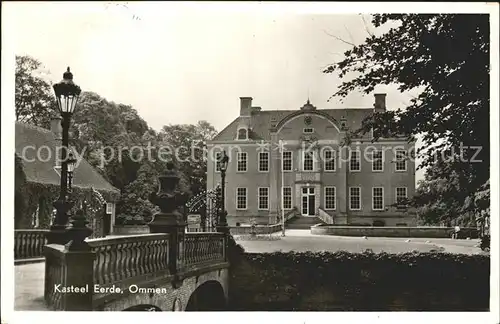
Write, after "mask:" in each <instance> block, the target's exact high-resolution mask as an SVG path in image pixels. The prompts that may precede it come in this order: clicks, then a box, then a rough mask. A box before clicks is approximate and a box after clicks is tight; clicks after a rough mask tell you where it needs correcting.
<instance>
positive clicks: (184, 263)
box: [14, 165, 229, 311]
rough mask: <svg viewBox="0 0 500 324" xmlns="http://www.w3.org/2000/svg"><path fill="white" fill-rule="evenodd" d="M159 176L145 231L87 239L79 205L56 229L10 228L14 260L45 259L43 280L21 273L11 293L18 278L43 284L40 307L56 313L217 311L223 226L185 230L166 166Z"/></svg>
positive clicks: (223, 269) (223, 273) (224, 290)
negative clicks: (152, 211) (147, 231)
mask: <svg viewBox="0 0 500 324" xmlns="http://www.w3.org/2000/svg"><path fill="white" fill-rule="evenodd" d="M159 180H160V190H159V191H158V193H157V194H155V195H152V197H151V200H152V201H153V202H154V203H155V204H157V205H158V206H159V207H160V209H161V212H159V213H157V214H156V215H155V216H154V218H153V220H152V222H151V223H149V224H148V225H149V228H150V232H151V233H150V234H143V235H130V236H121V237H106V238H99V239H88V238H87V237H88V236H90V234H91V233H92V231H91V230H90V229H89V228H87V227H86V224H87V221H86V220H85V217H84V215H83V211H81V210H80V211H78V212H77V213H76V214H75V215H73V217H72V220H71V222H70V225H68V226H67V227H66V228H65V230H62V231H61V230H60V231H59V232H57V231H55V230H54V231H48V230H45V231H44V230H16V232H15V245H14V249H15V251H14V253H15V257H16V259H17V260H18V261H19V260H20V259H36V258H38V260H41V261H45V276H44V277H43V279H41V278H42V276H41V274H42V273H40V272H43V271H39V273H36V272H34V273H33V274H32V276H34V277H35V278H29V277H28V276H22V280H19V282H17V281H16V283H15V286H16V290H17V289H18V288H20V287H21V285H22V284H23V282H32V284H33V285H35V287H34V288H41V286H43V301H44V306H43V307H44V308H45V309H47V310H57V311H85V310H104V311H123V310H148V311H184V310H186V311H189V310H202V311H207V310H224V309H225V307H226V304H227V296H228V281H229V275H228V268H229V262H228V258H227V245H228V239H229V230H228V228H227V224H218V225H219V226H218V232H205V233H203V232H197V233H186V225H187V224H186V219H185V215H183V214H182V213H181V212H180V211H179V209H180V207H179V206H180V205H182V204H183V203H185V199H184V197H183V195H182V193H180V192H179V191H177V190H176V186H177V184H178V181H179V177H178V176H177V174H176V172H175V171H174V170H173V167H172V166H171V165H170V167H169V170H167V172H165V174H163V175H162V176H160V177H159ZM43 256H44V257H45V258H44V259H43V258H42V257H43ZM16 268H17V267H16ZM16 271H17V270H16ZM21 275H22V274H21ZM37 283H38V284H37ZM34 297H35V299H37V298H38V297H39V299H42V298H41V297H42V296H34ZM16 301H17V297H16ZM16 309H19V307H16ZM19 310H22V309H19Z"/></svg>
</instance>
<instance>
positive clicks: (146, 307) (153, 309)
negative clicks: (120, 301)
mask: <svg viewBox="0 0 500 324" xmlns="http://www.w3.org/2000/svg"><path fill="white" fill-rule="evenodd" d="M123 311H124V312H127V311H129V312H161V311H162V310H161V308H159V307H157V306H154V305H147V304H141V305H135V306H132V307H129V308H127V309H124V310H123Z"/></svg>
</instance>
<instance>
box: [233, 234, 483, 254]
mask: <svg viewBox="0 0 500 324" xmlns="http://www.w3.org/2000/svg"><path fill="white" fill-rule="evenodd" d="M272 235H273V236H280V235H281V232H278V233H274V234H272ZM236 239H237V242H238V243H239V244H240V245H242V246H243V247H244V248H245V251H247V252H253V253H259V252H276V251H283V252H287V251H297V252H305V251H331V252H335V251H348V252H363V251H365V250H366V249H371V250H372V251H373V252H374V253H380V252H387V253H402V252H411V251H413V250H418V251H420V252H428V251H430V250H432V249H438V248H443V249H444V250H445V252H450V253H465V254H475V253H481V249H479V248H477V247H475V245H477V244H478V240H452V239H425V238H409V239H408V238H395V237H368V238H366V239H365V238H362V237H352V236H332V235H313V234H311V232H310V230H287V231H286V236H285V237H281V239H280V240H272V241H271V240H269V241H263V240H261V241H248V240H239V239H238V238H236ZM408 240H409V241H408Z"/></svg>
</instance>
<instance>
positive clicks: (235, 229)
mask: <svg viewBox="0 0 500 324" xmlns="http://www.w3.org/2000/svg"><path fill="white" fill-rule="evenodd" d="M251 231H252V227H251V226H231V227H230V232H231V234H233V235H241V234H250V232H251ZM279 231H281V224H275V225H271V226H264V225H257V226H255V233H256V234H270V233H275V232H279Z"/></svg>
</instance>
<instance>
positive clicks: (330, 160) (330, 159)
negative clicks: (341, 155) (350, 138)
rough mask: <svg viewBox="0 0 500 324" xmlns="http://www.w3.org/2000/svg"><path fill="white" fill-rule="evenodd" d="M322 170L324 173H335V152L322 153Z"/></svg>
mask: <svg viewBox="0 0 500 324" xmlns="http://www.w3.org/2000/svg"><path fill="white" fill-rule="evenodd" d="M323 158H324V161H323V163H324V170H325V171H335V151H334V150H326V151H324V155H323Z"/></svg>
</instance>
